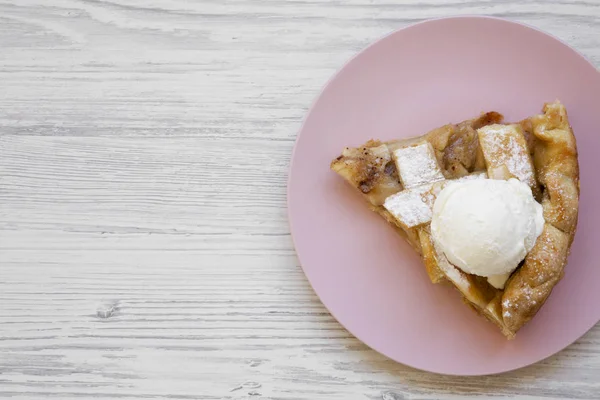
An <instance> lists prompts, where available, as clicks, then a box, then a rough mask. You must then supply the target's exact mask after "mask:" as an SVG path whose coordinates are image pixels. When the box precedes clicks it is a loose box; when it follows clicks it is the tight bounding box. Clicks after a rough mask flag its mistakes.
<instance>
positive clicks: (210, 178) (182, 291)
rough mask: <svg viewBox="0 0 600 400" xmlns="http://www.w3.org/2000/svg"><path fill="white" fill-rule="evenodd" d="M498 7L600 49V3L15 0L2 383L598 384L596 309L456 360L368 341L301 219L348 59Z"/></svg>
mask: <svg viewBox="0 0 600 400" xmlns="http://www.w3.org/2000/svg"><path fill="white" fill-rule="evenodd" d="M452 14H488V15H496V16H502V17H506V18H510V19H514V20H518V21H522V22H526V23H529V24H532V25H534V26H537V27H539V28H541V29H544V30H546V31H549V32H551V33H553V34H554V35H556V36H558V37H559V38H561V39H563V40H564V41H566V42H567V43H569V44H570V45H572V46H574V47H575V48H576V49H578V50H579V51H581V52H582V53H583V54H585V55H586V56H587V57H588V58H589V59H590V60H591V61H592V62H593V63H594V64H595V65H596V66H599V65H600V35H599V33H600V2H599V1H597V0H573V1H568V0H565V1H557V2H553V4H552V5H549V4H548V3H547V2H544V1H541V0H538V1H491V0H490V1H462V0H451V1H444V0H429V1H394V2H392V1H388V2H373V1H371V0H350V1H328V0H292V1H275V0H235V1H233V0H231V1H221V0H205V1H191V0H162V1H159V0H0V48H1V49H2V51H1V52H0V110H1V111H0V398H12V399H19V400H23V399H42V398H44V399H46V398H49V399H53V398H55V399H70V398H76V399H250V398H252V399H260V398H264V399H267V398H269V399H271V398H272V399H288V400H291V399H382V400H398V399H438V398H454V399H461V398H464V397H467V396H468V397H473V396H475V397H484V398H490V397H494V398H516V397H518V398H520V399H551V398H557V399H558V398H577V399H600V327H599V326H597V327H596V328H594V329H592V330H591V331H590V332H589V333H588V334H586V335H585V336H584V337H583V338H581V339H580V340H579V341H577V342H576V343H575V344H573V345H572V346H570V347H568V348H567V349H566V350H564V351H562V352H560V353H559V354H557V355H555V356H553V357H550V358H549V359H547V360H545V361H543V362H541V363H538V364H537V365H534V366H530V367H527V368H525V369H522V370H520V371H516V372H511V373H507V374H503V375H499V376H490V377H478V378H456V377H446V376H438V375H432V374H428V373H423V372H420V371H416V370H413V369H411V368H409V367H406V366H403V365H400V364H397V363H395V362H393V361H390V360H388V359H387V358H385V357H383V356H381V355H379V354H377V353H375V352H374V351H372V350H369V349H368V348H367V347H366V346H364V345H363V344H361V343H360V342H358V341H357V340H356V339H354V338H353V337H352V336H351V335H350V334H349V333H348V332H347V331H346V330H344V329H343V328H342V327H341V326H340V325H339V324H338V323H337V322H336V321H335V320H334V319H333V318H332V317H331V316H330V315H329V313H328V312H327V311H326V310H325V309H324V308H323V306H322V305H321V304H320V302H319V301H318V299H317V298H316V296H315V295H314V293H313V292H312V290H311V289H310V287H309V285H308V283H307V282H306V279H305V278H304V276H303V274H302V272H301V269H300V267H299V266H298V261H297V259H296V257H295V253H294V249H293V247H292V242H291V239H290V235H289V229H288V225H287V219H286V208H285V207H286V206H285V186H286V174H287V167H288V163H289V157H290V154H291V149H292V146H293V141H294V138H295V136H296V133H297V131H298V129H299V126H300V123H301V119H302V117H303V116H304V114H305V112H306V110H307V107H308V106H309V105H310V103H311V102H312V100H313V99H314V97H315V96H316V95H317V93H318V91H319V90H320V88H321V87H322V85H323V84H324V82H325V81H326V80H327V79H328V78H329V77H330V76H331V75H332V74H333V72H334V71H335V69H337V68H339V67H340V66H341V65H342V64H343V62H345V61H346V60H347V59H348V58H349V57H351V56H352V55H353V54H354V53H356V52H357V51H358V50H360V49H362V48H363V47H365V46H366V45H367V44H369V43H371V42H372V41H374V40H375V39H377V38H379V37H380V36H382V35H384V34H386V33H388V32H390V31H392V30H395V29H397V28H400V27H403V26H406V25H407V24H410V23H413V22H416V21H420V20H423V19H426V18H431V17H440V16H445V15H452Z"/></svg>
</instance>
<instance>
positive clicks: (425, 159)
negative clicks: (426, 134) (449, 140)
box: [394, 142, 444, 189]
mask: <svg viewBox="0 0 600 400" xmlns="http://www.w3.org/2000/svg"><path fill="white" fill-rule="evenodd" d="M394 158H395V160H396V166H397V167H398V173H399V174H400V180H401V181H402V184H403V185H404V187H405V188H407V189H409V188H412V187H415V186H420V185H425V184H427V183H432V182H437V181H441V180H443V179H444V175H443V174H442V170H441V169H440V166H439V165H438V163H437V160H436V158H435V154H434V152H433V147H431V144H430V143H429V142H425V143H422V144H419V145H417V146H410V147H404V148H401V149H397V150H395V151H394Z"/></svg>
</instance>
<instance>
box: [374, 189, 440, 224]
mask: <svg viewBox="0 0 600 400" xmlns="http://www.w3.org/2000/svg"><path fill="white" fill-rule="evenodd" d="M432 186H433V185H432V184H429V185H422V186H418V187H415V188H412V189H407V190H404V191H402V192H399V193H396V194H394V195H392V196H389V197H388V198H387V199H385V203H383V206H384V207H385V208H386V209H387V210H388V211H389V212H390V213H391V214H392V215H393V216H394V217H395V218H396V219H397V220H398V221H399V222H400V223H401V224H403V225H405V226H406V227H407V228H413V227H415V226H418V225H422V224H425V223H427V222H429V221H431V216H432V211H431V209H432V205H433V200H432V198H433V195H432V194H431V192H430V191H431V189H432Z"/></svg>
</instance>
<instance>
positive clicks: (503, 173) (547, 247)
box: [331, 101, 579, 338]
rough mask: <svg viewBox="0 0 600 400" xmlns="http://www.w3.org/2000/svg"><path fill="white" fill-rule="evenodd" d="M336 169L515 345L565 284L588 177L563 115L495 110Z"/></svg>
mask: <svg viewBox="0 0 600 400" xmlns="http://www.w3.org/2000/svg"><path fill="white" fill-rule="evenodd" d="M331 169H332V170H333V171H335V172H336V173H338V174H339V175H341V176H342V177H343V178H344V179H345V180H346V181H348V182H349V183H350V184H351V185H352V186H353V187H355V188H356V189H358V190H359V191H360V192H361V193H362V195H363V196H364V197H365V198H366V200H367V201H368V203H369V205H370V207H371V209H372V210H374V211H375V212H377V213H378V214H380V215H381V216H382V217H384V218H385V219H386V220H387V221H388V222H389V223H390V224H391V225H392V226H393V227H394V228H395V229H396V231H397V232H398V233H400V234H401V235H402V236H403V237H404V238H405V239H406V240H408V242H409V243H410V244H411V245H412V247H413V248H414V249H415V250H416V251H417V252H418V253H419V254H420V255H421V257H422V259H423V262H424V264H425V268H426V271H427V273H428V275H429V277H430V279H431V281H432V282H433V283H443V282H446V283H450V284H452V285H454V286H455V287H456V288H457V289H458V290H459V291H460V293H461V294H462V296H463V298H464V300H465V303H466V304H468V305H470V306H471V307H472V308H474V309H475V310H476V311H478V312H479V313H480V314H482V315H484V316H485V317H486V318H488V319H489V320H491V321H492V322H494V323H495V324H496V325H498V326H499V327H500V329H501V330H502V333H504V335H506V336H507V337H508V338H513V337H514V336H515V334H516V332H517V331H518V330H519V329H520V328H521V327H522V326H523V325H524V324H525V323H526V322H528V321H529V320H530V319H531V318H532V317H533V316H534V315H535V314H536V313H537V311H538V310H539V309H540V307H541V306H542V305H543V304H544V302H545V300H546V299H547V297H548V296H549V295H550V293H551V291H552V288H553V287H554V286H555V285H556V284H557V283H558V281H559V280H560V279H561V277H562V275H563V270H564V267H565V265H566V263H567V256H568V253H569V249H570V246H571V243H572V242H573V237H574V235H575V228H576V226H577V212H578V205H579V167H578V161H577V147H576V143H575V137H574V136H573V132H572V129H571V127H570V125H569V121H568V118H567V113H566V110H565V107H564V106H563V105H562V104H561V103H560V102H558V101H557V102H554V103H548V104H546V105H545V106H544V109H543V114H541V115H535V116H533V117H531V118H528V119H526V120H523V121H521V122H519V123H513V124H503V116H502V115H501V114H499V113H497V112H488V113H485V114H482V115H481V116H479V117H478V118H475V119H472V120H468V121H464V122H461V123H459V124H449V125H445V126H443V127H441V128H437V129H434V130H433V131H431V132H429V133H427V134H425V135H423V136H420V137H416V138H412V139H407V140H395V141H390V142H380V141H375V140H370V141H368V142H367V143H365V144H364V145H363V146H361V147H358V148H346V149H345V150H344V151H343V153H342V155H341V156H339V157H337V158H336V159H335V160H333V161H332V163H331Z"/></svg>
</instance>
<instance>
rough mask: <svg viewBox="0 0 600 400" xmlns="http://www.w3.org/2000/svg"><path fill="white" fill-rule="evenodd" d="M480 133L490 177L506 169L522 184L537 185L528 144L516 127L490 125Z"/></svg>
mask: <svg viewBox="0 0 600 400" xmlns="http://www.w3.org/2000/svg"><path fill="white" fill-rule="evenodd" d="M478 132H479V140H480V142H481V148H482V150H483V155H484V157H485V161H486V163H487V167H488V172H489V174H490V176H492V175H493V172H494V171H499V170H500V169H501V168H502V167H506V169H507V170H508V172H509V173H510V174H511V175H513V176H514V177H515V178H517V179H519V180H520V181H521V182H524V183H526V184H528V185H529V186H534V185H535V184H536V182H535V176H534V172H533V164H532V162H531V158H530V156H529V150H528V148H527V142H526V140H525V137H524V136H523V134H522V133H521V132H520V131H519V130H517V128H516V126H515V125H489V126H486V127H483V128H480V129H479V130H478Z"/></svg>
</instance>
